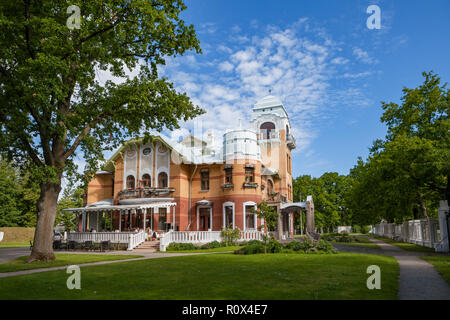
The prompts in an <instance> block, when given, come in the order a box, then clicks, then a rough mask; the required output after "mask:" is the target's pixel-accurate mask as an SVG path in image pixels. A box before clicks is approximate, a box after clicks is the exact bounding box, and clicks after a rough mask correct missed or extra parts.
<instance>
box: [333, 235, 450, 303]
mask: <svg viewBox="0 0 450 320" xmlns="http://www.w3.org/2000/svg"><path fill="white" fill-rule="evenodd" d="M369 239H370V241H372V242H373V243H375V244H377V245H378V246H379V247H380V248H381V250H379V249H371V248H364V247H352V246H343V245H334V246H335V247H336V249H338V250H339V251H345V252H355V253H368V254H380V255H387V256H392V257H394V258H395V259H396V260H397V261H398V263H399V265H400V278H399V292H398V298H399V299H400V300H450V285H449V284H448V283H447V282H446V281H445V280H444V279H443V278H442V277H441V276H440V275H439V273H438V272H437V271H436V269H435V268H434V266H433V265H432V264H430V263H428V262H426V261H425V260H422V259H420V257H421V256H426V255H439V254H435V253H427V252H414V251H406V250H403V249H401V248H399V247H396V246H393V245H391V244H388V243H386V242H383V241H381V240H378V239H373V238H369Z"/></svg>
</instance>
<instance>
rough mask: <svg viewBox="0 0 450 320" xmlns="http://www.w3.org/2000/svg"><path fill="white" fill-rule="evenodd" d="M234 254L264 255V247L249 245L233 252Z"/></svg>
mask: <svg viewBox="0 0 450 320" xmlns="http://www.w3.org/2000/svg"><path fill="white" fill-rule="evenodd" d="M234 253H235V254H256V253H264V246H263V245H260V244H250V245H246V246H245V247H243V248H241V249H238V250H236V251H234Z"/></svg>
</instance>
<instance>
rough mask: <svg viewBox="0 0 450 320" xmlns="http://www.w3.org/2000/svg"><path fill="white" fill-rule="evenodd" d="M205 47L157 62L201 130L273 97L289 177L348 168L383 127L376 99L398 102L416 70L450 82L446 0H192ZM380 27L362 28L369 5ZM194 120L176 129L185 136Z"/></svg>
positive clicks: (224, 124) (191, 17)
mask: <svg viewBox="0 0 450 320" xmlns="http://www.w3.org/2000/svg"><path fill="white" fill-rule="evenodd" d="M185 3H186V5H187V7H188V9H187V10H186V11H185V12H183V14H182V17H183V19H184V20H185V21H186V23H188V24H189V23H192V24H193V25H194V26H195V29H196V30H197V33H198V38H199V39H200V41H201V47H202V50H203V54H201V55H197V54H193V53H187V54H186V55H184V56H182V57H177V58H175V59H170V60H169V61H168V62H167V65H166V66H165V67H163V68H161V70H160V73H161V75H164V76H167V77H168V78H169V79H170V80H171V81H173V82H174V84H175V86H176V87H177V88H178V89H179V90H182V91H186V92H187V93H188V94H189V96H190V97H191V98H192V100H193V101H194V103H196V104H197V105H199V106H201V107H203V108H204V109H205V110H206V111H207V113H206V114H205V115H203V116H201V117H199V119H198V120H197V121H201V123H202V125H203V129H204V130H208V129H212V130H214V131H215V133H216V136H217V137H219V136H220V135H221V134H222V133H223V132H224V131H225V130H226V129H228V128H233V127H236V123H237V119H238V118H242V119H244V121H245V120H249V119H250V114H251V108H252V107H253V104H254V103H255V102H256V101H257V100H258V99H260V98H262V97H263V96H265V95H267V94H268V91H269V89H271V90H272V94H274V95H276V96H279V97H280V98H281V99H282V101H283V102H284V105H285V107H286V109H287V111H288V113H289V116H290V118H291V123H292V127H293V130H292V131H293V133H294V135H295V137H296V139H297V149H296V150H295V152H294V154H293V157H292V159H293V170H294V177H296V176H298V175H302V174H310V175H312V176H320V175H321V174H323V173H324V172H327V171H336V172H339V173H340V174H347V173H348V171H349V169H350V168H352V167H353V166H354V164H355V163H356V160H357V157H358V156H362V157H363V158H365V157H366V156H367V153H368V148H369V147H370V145H371V144H372V141H373V140H375V139H377V138H382V137H384V135H385V131H386V130H385V127H384V126H383V125H382V124H381V123H380V121H379V118H380V116H381V111H382V110H381V104H380V101H395V102H399V99H400V96H401V90H402V87H403V86H407V87H416V86H417V85H419V84H420V83H421V82H422V76H421V72H423V71H430V70H434V71H435V72H436V73H438V74H439V75H440V76H441V77H442V79H443V80H444V81H450V59H449V57H450V40H449V39H450V37H449V33H450V1H448V0H431V1H411V0H409V1H375V0H373V1H353V0H346V1H337V0H336V1H323V0H315V1H300V0H295V1H287V0H280V1H264V0H245V1H243V0H240V1H235V0H227V1H224V0H188V1H186V2H185ZM373 4H375V5H378V6H379V7H380V9H381V29H380V30H370V29H368V28H367V27H366V20H367V18H368V17H369V14H367V13H366V9H367V7H368V6H369V5H373ZM192 127H193V122H192V121H191V122H189V123H184V124H183V128H182V129H180V130H177V131H176V132H173V133H167V132H166V134H168V135H172V137H173V136H175V137H176V136H185V135H186V134H189V131H188V129H189V128H192Z"/></svg>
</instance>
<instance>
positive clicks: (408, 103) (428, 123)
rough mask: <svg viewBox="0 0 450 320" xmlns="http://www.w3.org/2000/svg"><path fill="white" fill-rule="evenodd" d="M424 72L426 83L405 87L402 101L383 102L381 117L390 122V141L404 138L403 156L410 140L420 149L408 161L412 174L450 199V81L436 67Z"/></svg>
mask: <svg viewBox="0 0 450 320" xmlns="http://www.w3.org/2000/svg"><path fill="white" fill-rule="evenodd" d="M422 75H423V77H424V78H425V81H424V83H423V84H421V85H420V86H418V87H417V88H414V89H409V88H404V89H403V96H402V98H401V101H402V104H401V105H398V104H396V103H394V102H390V103H385V102H382V107H383V109H384V113H383V116H382V117H381V121H382V122H384V123H386V124H387V126H388V134H387V136H386V140H387V141H390V142H392V143H395V140H396V139H400V140H401V141H400V143H401V144H402V145H403V146H404V148H403V150H404V152H403V156H407V155H408V152H409V150H407V146H408V145H409V144H412V145H414V146H415V147H414V148H415V150H419V151H420V152H419V153H416V154H417V156H416V157H413V158H412V157H409V160H410V161H413V163H411V164H407V165H408V166H409V167H410V170H409V175H410V178H411V179H413V180H415V182H416V184H418V185H419V186H420V187H421V188H423V189H425V190H429V191H435V192H438V193H439V194H440V196H441V198H442V199H446V200H450V199H449V197H450V135H449V131H450V120H449V118H448V113H449V109H450V89H447V84H446V83H445V84H443V85H441V79H440V78H439V76H438V75H436V74H434V73H433V72H432V71H431V72H429V73H426V72H423V73H422ZM422 153H424V154H422ZM398 160H400V159H399V158H398ZM419 193H420V191H419ZM418 197H419V198H420V197H421V196H420V195H419V196H418ZM420 201H421V200H420Z"/></svg>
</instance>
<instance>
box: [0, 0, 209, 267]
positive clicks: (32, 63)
mask: <svg viewBox="0 0 450 320" xmlns="http://www.w3.org/2000/svg"><path fill="white" fill-rule="evenodd" d="M69 5H76V6H78V7H79V8H80V13H81V17H80V18H81V19H80V22H81V23H80V28H79V29H69V28H68V27H67V25H66V22H67V19H68V18H69V14H67V8H68V6H69ZM185 9H186V6H185V5H184V4H183V2H182V1H181V0H151V1H148V0H126V1H123V0H104V1H101V2H99V1H93V0H78V1H70V3H68V2H67V1H63V0H51V1H50V0H45V1H32V0H30V1H2V2H0V28H1V30H2V32H1V33H0V47H2V50H0V88H1V90H0V152H2V153H4V154H6V155H7V157H8V159H9V160H14V161H15V163H16V164H18V165H23V166H24V167H27V169H28V170H29V172H30V173H31V174H32V176H33V180H34V181H37V182H38V183H40V198H39V199H38V201H37V208H38V220H37V227H36V233H35V245H34V247H33V251H32V254H31V258H30V260H49V259H53V258H54V255H53V251H52V248H51V241H52V230H51V229H52V228H53V224H54V221H55V217H56V202H57V199H58V194H59V192H60V191H61V179H62V177H63V174H65V175H67V176H72V175H73V174H74V173H75V172H76V165H75V162H74V159H75V158H76V156H81V157H84V159H85V161H86V163H87V168H88V169H89V172H87V173H88V174H86V175H81V176H79V179H81V178H84V177H87V178H89V177H91V176H92V173H93V172H95V171H96V170H97V169H98V168H99V165H100V164H101V161H103V160H104V158H103V151H104V150H112V149H113V148H115V147H117V146H118V145H120V144H121V143H122V142H123V141H124V139H125V138H129V137H130V136H141V135H145V137H146V138H148V137H149V136H150V133H149V130H151V129H156V130H162V129H163V128H167V129H169V130H171V129H174V128H178V127H179V121H180V120H181V121H185V120H188V119H191V118H193V117H195V116H197V115H199V114H201V113H202V112H203V111H202V110H201V109H200V108H198V107H196V106H194V105H193V104H192V102H191V101H190V99H189V97H188V96H187V95H186V94H185V93H179V92H177V91H176V90H175V89H174V86H173V84H172V83H171V82H169V80H168V79H166V78H163V77H160V76H159V75H158V66H160V65H163V64H165V60H166V59H167V58H172V57H176V56H177V55H182V54H184V53H185V52H186V51H187V50H193V51H194V52H197V53H200V52H201V50H200V47H199V41H198V39H197V38H196V34H195V31H194V28H193V26H192V25H185V23H184V21H183V20H181V19H180V14H181V12H182V11H183V10H185ZM129 70H133V71H136V76H135V77H134V78H132V77H128V74H129V73H130V72H129ZM101 72H109V73H110V74H111V76H114V77H120V79H121V80H120V81H112V80H107V81H106V82H103V81H101V80H100V79H99V77H98V76H97V74H99V73H101Z"/></svg>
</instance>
